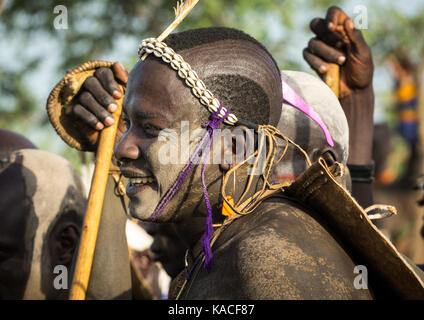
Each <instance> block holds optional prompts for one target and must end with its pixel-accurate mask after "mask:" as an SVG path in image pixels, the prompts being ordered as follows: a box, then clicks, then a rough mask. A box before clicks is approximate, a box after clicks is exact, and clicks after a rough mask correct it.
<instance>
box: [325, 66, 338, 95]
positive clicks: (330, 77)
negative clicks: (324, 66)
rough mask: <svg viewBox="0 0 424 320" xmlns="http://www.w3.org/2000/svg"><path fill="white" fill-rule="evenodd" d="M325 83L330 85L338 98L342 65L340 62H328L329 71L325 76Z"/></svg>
mask: <svg viewBox="0 0 424 320" xmlns="http://www.w3.org/2000/svg"><path fill="white" fill-rule="evenodd" d="M325 83H326V84H327V86H329V87H330V89H331V90H333V92H334V94H335V95H336V97H337V98H338V97H339V96H340V95H339V93H340V91H339V90H340V67H339V65H338V64H335V63H329V64H328V71H327V74H326V76H325Z"/></svg>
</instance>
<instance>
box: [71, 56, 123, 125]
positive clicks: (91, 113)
mask: <svg viewBox="0 0 424 320" xmlns="http://www.w3.org/2000/svg"><path fill="white" fill-rule="evenodd" d="M127 81H128V72H127V70H126V69H125V68H124V67H123V66H122V65H121V64H120V63H119V62H115V63H114V64H113V65H112V67H110V68H99V69H97V70H96V72H95V73H94V76H92V77H89V78H87V79H86V80H85V81H84V84H83V86H82V88H81V90H80V92H79V94H78V97H77V104H75V106H74V108H73V110H72V113H73V115H74V117H75V118H76V119H77V120H78V121H81V122H82V123H84V124H86V125H88V126H89V127H90V128H92V129H94V130H96V131H99V130H102V129H103V128H104V127H105V126H110V125H112V124H113V123H114V119H113V117H112V116H111V113H112V112H114V111H116V110H117V109H118V106H117V104H116V100H115V99H120V98H122V96H123V95H124V92H122V90H121V89H120V86H119V85H121V86H123V87H125V86H126V84H127Z"/></svg>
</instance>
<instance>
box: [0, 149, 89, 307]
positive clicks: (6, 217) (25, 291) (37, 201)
mask: <svg viewBox="0 0 424 320" xmlns="http://www.w3.org/2000/svg"><path fill="white" fill-rule="evenodd" d="M0 163H1V167H0V222H1V223H0V298H1V299H36V300H39V299H66V298H67V295H68V290H66V289H64V290H56V289H55V288H54V285H53V282H54V278H55V277H56V276H57V275H58V274H54V273H53V270H54V268H55V266H57V265H64V266H66V267H67V268H68V274H67V275H68V279H67V280H68V287H69V285H70V280H71V279H70V277H71V263H72V259H73V256H74V254H75V252H76V250H77V245H78V241H79V235H80V231H81V224H82V217H83V215H84V212H85V205H86V200H85V198H84V196H83V188H82V184H81V181H80V180H79V177H78V175H77V173H76V172H75V170H74V169H73V168H72V167H71V165H70V164H69V163H68V162H67V161H66V160H64V159H63V158H61V157H59V156H57V155H54V154H51V153H48V152H45V151H40V150H34V149H24V150H19V151H15V152H13V153H12V154H7V155H3V156H1V162H0Z"/></svg>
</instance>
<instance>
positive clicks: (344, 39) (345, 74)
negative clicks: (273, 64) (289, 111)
mask: <svg viewBox="0 0 424 320" xmlns="http://www.w3.org/2000/svg"><path fill="white" fill-rule="evenodd" d="M310 28H311V30H312V32H313V33H315V35H316V36H315V37H314V38H312V39H311V40H310V41H309V43H308V47H307V48H305V49H304V50H303V57H304V59H305V60H306V62H307V63H308V64H309V65H310V66H311V68H312V69H314V70H315V71H316V72H317V73H318V74H319V75H320V77H321V78H324V77H325V75H326V73H327V71H328V63H336V64H338V65H340V97H339V98H344V97H346V96H348V95H350V94H352V92H353V91H355V90H358V89H364V88H366V87H368V86H369V85H370V84H371V83H372V76H373V72H374V66H373V62H372V55H371V49H370V48H369V46H368V45H367V43H366V42H365V40H364V38H363V36H362V32H361V31H360V30H358V29H355V26H354V23H353V21H352V19H350V18H349V17H348V16H347V15H346V13H344V12H343V10H341V9H340V8H338V7H331V8H329V9H328V11H327V16H326V18H325V19H320V18H315V19H313V20H312V21H311V23H310Z"/></svg>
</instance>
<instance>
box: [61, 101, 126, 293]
mask: <svg viewBox="0 0 424 320" xmlns="http://www.w3.org/2000/svg"><path fill="white" fill-rule="evenodd" d="M122 101H123V98H121V99H120V100H118V101H117V105H118V110H116V111H115V112H114V113H113V114H112V116H113V118H114V120H115V122H114V124H113V125H112V126H110V127H107V128H105V129H103V130H102V132H101V133H100V138H99V145H98V147H97V156H96V167H95V169H94V174H93V179H92V181H91V188H90V196H89V198H88V204H87V210H86V213H85V218H84V225H83V230H82V235H81V240H80V246H79V250H78V257H77V263H76V267H75V272H74V278H73V281H72V287H71V293H70V296H69V299H70V300H85V297H86V293H87V288H88V283H89V280H90V274H91V267H92V264H93V257H94V250H95V247H96V240H97V233H98V231H99V225H100V217H101V214H102V207H103V199H104V196H105V191H106V182H107V178H108V174H109V167H110V163H111V161H112V154H113V147H114V144H115V138H116V131H117V129H118V123H119V118H120V116H121V112H122Z"/></svg>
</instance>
